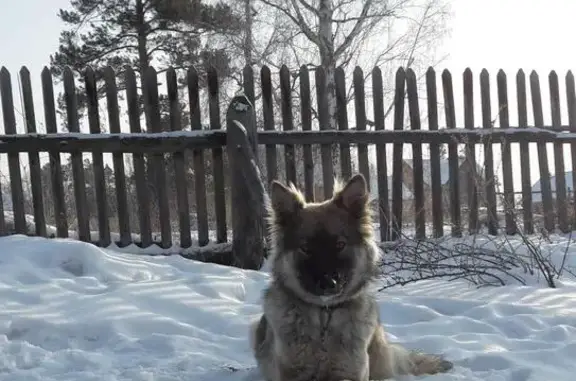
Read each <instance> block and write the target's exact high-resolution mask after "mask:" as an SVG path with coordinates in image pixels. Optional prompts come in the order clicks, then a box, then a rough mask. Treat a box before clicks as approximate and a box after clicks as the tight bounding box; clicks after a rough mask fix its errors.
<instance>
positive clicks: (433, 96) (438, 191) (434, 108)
mask: <svg viewBox="0 0 576 381" xmlns="http://www.w3.org/2000/svg"><path fill="white" fill-rule="evenodd" d="M426 95H427V96H428V129H429V130H431V131H437V130H438V94H437V88H436V72H435V71H434V68H432V67H429V68H428V70H427V71H426ZM430 178H431V179H430V180H431V193H432V225H433V230H434V233H433V236H434V237H435V238H440V237H442V236H444V210H443V208H442V173H441V171H440V145H439V144H438V143H431V144H430Z"/></svg>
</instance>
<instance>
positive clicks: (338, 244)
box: [336, 240, 346, 250]
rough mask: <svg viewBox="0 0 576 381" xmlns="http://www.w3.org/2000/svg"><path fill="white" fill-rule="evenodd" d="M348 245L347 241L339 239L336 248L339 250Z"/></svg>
mask: <svg viewBox="0 0 576 381" xmlns="http://www.w3.org/2000/svg"><path fill="white" fill-rule="evenodd" d="M345 247H346V242H345V241H342V240H339V241H338V242H336V249H338V250H342V249H344V248H345Z"/></svg>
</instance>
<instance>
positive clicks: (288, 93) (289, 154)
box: [280, 65, 297, 185]
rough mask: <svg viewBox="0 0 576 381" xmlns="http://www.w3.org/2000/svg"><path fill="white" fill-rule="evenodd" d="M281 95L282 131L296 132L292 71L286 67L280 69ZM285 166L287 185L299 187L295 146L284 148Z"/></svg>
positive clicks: (289, 145)
mask: <svg viewBox="0 0 576 381" xmlns="http://www.w3.org/2000/svg"><path fill="white" fill-rule="evenodd" d="M280 94H281V103H282V107H281V109H282V129H283V130H284V131H292V130H294V117H293V115H292V86H291V84H290V70H289V69H288V67H287V66H286V65H282V67H281V68H280ZM284 164H285V168H286V183H293V184H294V185H297V181H296V151H295V149H294V145H293V144H286V145H285V146H284Z"/></svg>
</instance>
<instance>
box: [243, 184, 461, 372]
mask: <svg viewBox="0 0 576 381" xmlns="http://www.w3.org/2000/svg"><path fill="white" fill-rule="evenodd" d="M269 201H270V205H269V209H270V242H271V245H272V248H271V249H272V250H271V255H270V258H269V260H271V261H272V281H271V284H270V285H269V287H268V288H267V289H266V290H265V292H264V302H263V310H264V313H263V315H262V316H261V318H260V320H259V321H257V322H255V323H254V324H253V325H252V329H251V335H250V340H251V347H252V350H253V351H254V356H255V358H256V361H257V363H258V368H259V369H260V371H261V373H262V375H263V377H264V379H265V380H266V381H342V380H350V381H368V380H379V379H380V380H381V379H388V378H392V377H394V376H397V375H407V374H412V375H422V374H434V373H439V372H447V371H449V370H450V369H452V367H453V365H452V363H451V362H449V361H446V360H444V359H443V358H442V357H440V356H437V355H431V354H424V353H418V352H414V351H408V350H406V349H404V348H402V347H401V346H399V345H395V344H392V343H389V342H388V341H387V340H386V337H385V333H384V329H383V327H382V326H381V324H380V316H379V310H378V306H377V304H376V301H375V300H374V298H373V296H372V295H370V293H369V292H368V286H369V284H370V282H371V281H372V280H373V279H374V278H375V276H376V272H377V263H378V260H379V253H380V251H379V250H378V248H377V247H376V245H375V242H374V239H373V228H372V218H371V213H370V208H369V206H368V201H369V197H368V191H367V186H366V181H365V179H364V177H363V176H362V175H360V174H358V175H355V176H353V177H352V178H351V179H350V180H349V181H348V182H347V183H346V184H345V185H344V186H338V185H337V189H336V190H335V192H334V196H333V197H332V198H331V199H329V200H327V201H324V202H321V203H306V202H305V199H304V197H303V196H302V194H301V193H300V192H299V191H298V190H297V189H296V188H295V187H294V186H293V185H290V187H286V186H284V185H282V184H281V183H279V182H277V181H274V182H272V184H271V189H270V200H269Z"/></svg>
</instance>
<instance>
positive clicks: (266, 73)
mask: <svg viewBox="0 0 576 381" xmlns="http://www.w3.org/2000/svg"><path fill="white" fill-rule="evenodd" d="M271 78H272V71H271V70H270V68H269V67H268V65H264V66H262V68H261V69H260V81H261V82H262V86H264V83H266V82H268V83H270V79H271Z"/></svg>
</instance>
